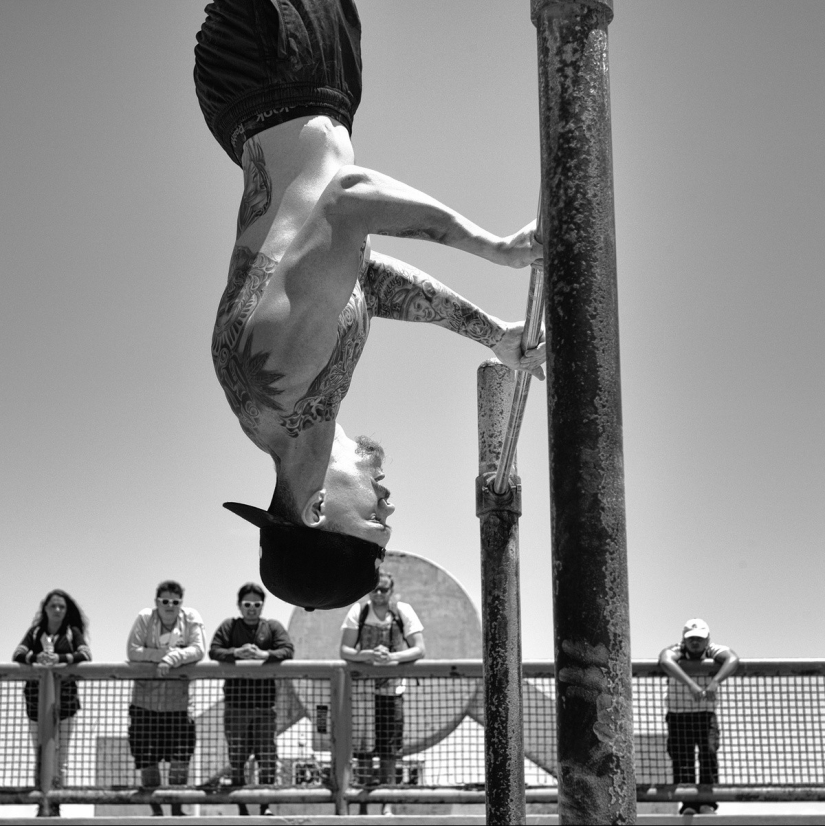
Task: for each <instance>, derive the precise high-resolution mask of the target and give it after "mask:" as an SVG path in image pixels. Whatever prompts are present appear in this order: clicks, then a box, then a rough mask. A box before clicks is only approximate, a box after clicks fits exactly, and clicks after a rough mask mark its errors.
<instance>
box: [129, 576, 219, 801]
mask: <svg viewBox="0 0 825 826" xmlns="http://www.w3.org/2000/svg"><path fill="white" fill-rule="evenodd" d="M205 651H206V639H205V636H204V631H203V620H202V619H201V616H200V614H199V613H198V612H197V611H196V610H195V609H194V608H186V607H185V606H184V605H183V587H182V586H181V584H180V583H179V582H175V581H174V580H171V579H168V580H165V581H164V582H161V583H160V584H159V585H158V587H157V588H156V589H155V605H154V607H153V608H144V609H143V610H142V611H141V612H140V613H139V614H138V616H137V619H136V620H135V623H134V625H133V626H132V630H131V632H130V633H129V641H128V644H127V655H128V658H129V662H131V663H157V668H156V675H157V676H156V678H155V679H149V680H135V681H134V686H133V688H132V701H131V703H130V705H129V750H130V751H131V753H132V757H133V758H134V761H135V768H136V769H138V770H139V771H140V778H141V784H142V785H143V787H144V788H146V789H155V788H157V787H158V786H160V783H161V777H160V764H161V763H163V762H168V763H169V785H172V786H184V785H186V781H187V778H188V776H189V761H190V760H191V758H192V754H193V753H194V751H195V722H194V718H193V716H192V710H191V708H190V706H189V681H188V680H178V679H175V680H165V679H163V678H164V677H166V676H167V675H168V674H169V672H170V671H171V669H173V668H179V667H180V666H182V665H187V664H189V663H196V662H198V661H199V660H201V659H203V655H204V653H205ZM150 805H151V807H152V814H153V815H158V816H160V815H163V809H162V808H161V805H160V804H159V803H152V804H150ZM172 814H173V815H178V816H179V815H182V814H183V805H182V804H181V803H173V804H172Z"/></svg>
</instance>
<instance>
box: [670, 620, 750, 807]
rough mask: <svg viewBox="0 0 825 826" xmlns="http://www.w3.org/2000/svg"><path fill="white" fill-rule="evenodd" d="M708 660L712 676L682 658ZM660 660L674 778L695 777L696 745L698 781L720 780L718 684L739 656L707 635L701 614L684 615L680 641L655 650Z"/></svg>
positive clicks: (705, 783) (692, 781)
mask: <svg viewBox="0 0 825 826" xmlns="http://www.w3.org/2000/svg"><path fill="white" fill-rule="evenodd" d="M703 660H713V661H714V662H716V663H718V664H719V666H720V668H719V669H718V671H717V672H716V674H714V675H713V676H711V675H710V674H707V673H705V674H699V673H696V672H695V671H693V670H692V669H691V672H690V673H688V672H686V671H685V670H684V669H683V668H682V664H683V663H687V662H695V663H700V662H702V661H703ZM659 665H660V666H661V667H662V670H663V671H664V672H665V674H666V675H667V677H668V687H667V709H668V711H667V716H666V718H665V719H666V721H667V752H668V754H669V755H670V759H671V760H672V761H673V782H674V783H676V784H677V785H678V784H683V783H688V784H695V783H696V751H697V750H698V752H699V784H700V785H701V786H712V785H713V784H714V783H718V782H719V761H718V759H717V756H716V753H717V751H718V749H719V721H718V719H717V716H716V701H717V697H716V695H717V690H718V688H719V685H720V683H722V681H723V680H726V679H727V678H728V677H730V675H731V674H733V672H734V671H736V667H737V666H738V665H739V658H738V657H737V656H736V654H735V653H734V651H732V650H731V649H730V648H728V646H726V645H717V644H716V643H712V642H711V641H710V628H709V627H708V624H707V623H706V622H705V621H704V620H701V619H698V618H696V619H689V620H688V621H687V622H686V623H685V627H684V629H683V631H682V641H681V642H679V643H676V644H675V645H671V646H670V647H669V648H665V649H664V650H663V651H662V653H661V654H659ZM717 808H718V804H717V803H716V802H715V801H708V802H706V803H702V804H701V805H700V806H699V807H698V813H699V814H713V813H715V812H716V809H717ZM679 814H697V808H696V806H695V805H693V804H690V803H685V804H683V805H682V807H681V809H680V810H679Z"/></svg>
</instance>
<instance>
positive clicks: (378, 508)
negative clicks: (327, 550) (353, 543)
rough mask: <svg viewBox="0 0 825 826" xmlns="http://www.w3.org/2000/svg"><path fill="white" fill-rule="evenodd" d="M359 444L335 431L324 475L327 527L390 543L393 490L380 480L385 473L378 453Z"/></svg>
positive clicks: (368, 539)
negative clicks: (368, 452)
mask: <svg viewBox="0 0 825 826" xmlns="http://www.w3.org/2000/svg"><path fill="white" fill-rule="evenodd" d="M357 447H358V445H357V444H356V442H354V441H353V440H352V439H348V438H347V437H346V436H344V435H343V434H342V433H341V434H339V435H336V437H335V441H334V442H333V446H332V454H331V456H330V465H329V468H328V469H327V474H326V478H325V479H324V488H325V489H326V499H325V506H324V512H325V514H326V517H327V520H328V522H327V524H328V529H329V530H333V531H335V532H337V533H345V534H349V535H350V536H357V537H359V538H360V539H366V540H367V541H369V542H374V543H375V544H376V545H380V546H381V547H382V548H385V547H386V546H387V543H388V542H389V541H390V535H391V534H392V528H390V526H389V525H387V519H389V517H390V515H391V514H392V513H393V511H395V505H391V504H390V503H389V498H390V492H389V490H388V489H387V488H386V487H384V485H382V484H381V480H382V479H383V478H384V473H383V471H382V469H381V463H380V459H379V458H378V457H377V456H376V454H364V453H363V452H362V453H359V452H357Z"/></svg>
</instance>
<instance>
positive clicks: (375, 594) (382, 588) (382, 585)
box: [370, 576, 393, 607]
mask: <svg viewBox="0 0 825 826" xmlns="http://www.w3.org/2000/svg"><path fill="white" fill-rule="evenodd" d="M392 588H393V586H392V580H391V579H390V578H389V577H388V576H381V577H380V578H379V580H378V585H376V586H375V588H374V589H373V590H372V591H370V602H371V603H372V604H373V605H378V606H381V607H383V606H385V605H389V602H390V597H391V596H392Z"/></svg>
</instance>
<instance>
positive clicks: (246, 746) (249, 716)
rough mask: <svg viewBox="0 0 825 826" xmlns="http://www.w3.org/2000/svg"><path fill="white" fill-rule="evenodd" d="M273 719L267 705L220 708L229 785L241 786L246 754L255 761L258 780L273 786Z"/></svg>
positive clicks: (275, 725) (275, 726)
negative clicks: (230, 773) (228, 768)
mask: <svg viewBox="0 0 825 826" xmlns="http://www.w3.org/2000/svg"><path fill="white" fill-rule="evenodd" d="M277 719H278V718H277V715H276V713H275V711H273V709H271V708H236V707H234V706H225V707H224V713H223V730H224V736H225V737H226V745H227V748H228V750H229V763H230V765H231V766H232V784H233V785H237V786H243V785H244V783H245V779H244V766H245V765H246V761H247V759H248V758H249V757H255V759H256V760H257V761H258V782H259V783H260V784H261V785H263V786H272V785H274V783H275V771H276V767H277V761H278V747H277V745H276V743H275V736H276V734H277V733H278V722H277Z"/></svg>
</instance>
